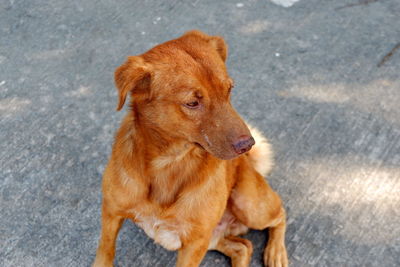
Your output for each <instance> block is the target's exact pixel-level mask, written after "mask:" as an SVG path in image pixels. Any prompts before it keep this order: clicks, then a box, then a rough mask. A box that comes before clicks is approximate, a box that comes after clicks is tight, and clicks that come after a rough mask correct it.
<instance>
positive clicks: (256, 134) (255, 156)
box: [247, 125, 274, 176]
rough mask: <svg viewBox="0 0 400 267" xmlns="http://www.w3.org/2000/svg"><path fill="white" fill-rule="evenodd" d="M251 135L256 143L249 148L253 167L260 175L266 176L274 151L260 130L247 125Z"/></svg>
mask: <svg viewBox="0 0 400 267" xmlns="http://www.w3.org/2000/svg"><path fill="white" fill-rule="evenodd" d="M247 126H248V127H249V129H250V132H251V134H252V135H253V138H254V140H255V141H256V144H255V145H254V146H253V148H252V149H251V150H250V152H249V154H250V158H251V160H252V162H253V164H254V168H255V169H256V170H257V171H258V172H259V173H260V174H261V175H262V176H266V175H267V174H268V173H269V172H270V171H271V169H272V167H273V165H274V153H273V151H272V147H271V144H270V143H269V142H268V140H267V138H265V137H264V136H263V135H262V134H261V132H260V131H259V130H258V129H256V128H254V127H252V126H251V125H247Z"/></svg>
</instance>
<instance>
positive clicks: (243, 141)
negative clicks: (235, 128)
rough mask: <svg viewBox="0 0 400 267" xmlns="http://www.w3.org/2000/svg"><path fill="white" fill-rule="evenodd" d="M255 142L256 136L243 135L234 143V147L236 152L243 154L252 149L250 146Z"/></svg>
mask: <svg viewBox="0 0 400 267" xmlns="http://www.w3.org/2000/svg"><path fill="white" fill-rule="evenodd" d="M254 144H255V141H254V138H253V137H251V136H248V135H242V136H240V137H239V139H238V140H237V141H236V142H235V143H234V144H233V148H234V149H235V151H236V153H238V154H243V153H245V152H247V151H249V150H250V148H251V147H252V146H253V145H254Z"/></svg>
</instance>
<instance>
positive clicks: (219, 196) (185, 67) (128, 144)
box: [93, 30, 288, 267]
mask: <svg viewBox="0 0 400 267" xmlns="http://www.w3.org/2000/svg"><path fill="white" fill-rule="evenodd" d="M227 50H228V48H227V45H226V43H225V41H224V39H223V38H222V37H219V36H210V35H207V34H205V33H203V32H201V31H197V30H193V31H189V32H187V33H185V34H184V35H183V36H181V37H179V38H177V39H175V40H171V41H168V42H165V43H163V44H160V45H157V46H155V47H154V48H152V49H151V50H149V51H147V52H146V53H144V54H142V55H138V56H130V57H128V59H127V61H126V62H125V63H124V64H123V65H121V66H120V67H118V68H117V69H116V71H115V84H116V87H117V89H118V97H119V98H118V99H119V100H118V106H117V110H121V109H122V107H123V106H124V103H125V101H126V98H127V96H128V94H129V95H130V109H129V112H128V113H127V114H126V116H125V117H124V119H123V121H122V124H121V126H120V128H119V130H118V131H117V133H116V136H115V142H114V145H113V149H112V154H111V157H110V160H109V162H108V165H107V167H106V169H105V171H104V176H103V184H102V192H103V194H102V219H101V237H100V241H99V246H98V249H97V254H96V259H95V261H94V263H93V266H95V267H98V266H112V265H113V260H114V257H115V243H116V238H117V235H118V231H119V229H120V227H121V224H122V223H123V221H124V220H125V219H131V220H132V221H133V222H134V223H136V224H137V225H138V226H139V227H140V228H142V229H143V230H144V232H145V233H146V234H147V235H148V236H149V237H150V238H152V239H153V240H154V241H155V243H157V244H159V245H161V246H163V247H164V248H166V249H168V250H174V251H175V250H177V251H178V257H177V262H176V266H178V267H189V266H198V265H199V264H200V263H201V261H202V259H203V257H204V256H205V254H206V252H207V251H208V250H217V251H220V252H222V253H223V254H225V255H227V256H228V257H230V258H231V262H232V266H234V267H242V266H248V265H249V264H250V259H251V255H252V250H253V249H252V244H251V242H250V241H249V240H246V239H244V238H242V237H239V236H240V235H242V234H245V233H246V232H247V231H248V229H249V228H250V229H258V230H261V229H265V228H267V227H269V240H268V244H267V246H266V249H265V251H264V263H265V265H266V266H270V267H274V266H283V267H285V266H288V260H287V252H286V248H285V241H284V240H285V229H286V218H285V216H286V215H285V210H284V208H283V206H282V202H281V199H280V197H279V196H278V194H277V193H275V192H274V191H273V190H272V189H271V187H270V186H269V185H268V183H267V182H266V181H265V179H264V178H263V176H264V175H266V174H267V173H268V172H269V171H270V169H271V167H272V160H273V159H272V150H271V148H270V144H269V143H268V141H267V140H266V139H265V138H264V137H262V135H261V134H260V133H259V132H257V131H256V130H254V129H253V130H250V129H249V127H248V126H247V125H246V123H245V122H244V121H243V120H242V119H241V117H240V116H239V115H238V114H237V112H236V111H235V110H234V108H233V107H232V105H231V103H230V93H231V89H232V88H233V80H232V79H231V78H230V77H229V75H228V73H227V70H226V66H225V61H226V59H227ZM255 139H256V141H255ZM255 142H256V145H255V146H254V147H253V145H254V144H255ZM252 147H253V148H252ZM251 148H252V149H251ZM250 149H251V150H250Z"/></svg>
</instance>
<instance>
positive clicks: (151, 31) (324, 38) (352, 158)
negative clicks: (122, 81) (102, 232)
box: [0, 0, 400, 266]
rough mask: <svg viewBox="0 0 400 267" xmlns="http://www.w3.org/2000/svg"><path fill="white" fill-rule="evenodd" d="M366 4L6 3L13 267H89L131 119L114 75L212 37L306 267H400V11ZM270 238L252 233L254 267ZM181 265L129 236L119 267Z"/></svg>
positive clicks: (127, 228)
mask: <svg viewBox="0 0 400 267" xmlns="http://www.w3.org/2000/svg"><path fill="white" fill-rule="evenodd" d="M357 1H358V0H346V1H328V0H307V1H306V0H302V1H299V2H296V1H289V2H296V3H295V4H294V5H293V6H292V7H290V8H284V7H282V6H279V5H276V4H274V3H272V2H269V1H266V0H264V1H261V0H259V1H256V0H246V1H244V0H243V1H241V2H239V1H237V2H236V1H214V0H197V1H192V3H186V2H183V1H177V0H176V1H131V0H124V1H112V0H99V1H86V0H85V1H84V0H73V1H62V0H46V1H45V0H40V1H28V0H26V1H13V0H12V1H11V0H10V1H5V0H3V1H1V2H0V114H1V117H0V127H1V128H0V129H1V135H0V164H1V168H0V186H1V189H0V190H1V194H0V212H1V217H0V240H1V242H0V265H1V266H89V265H90V263H91V262H92V260H93V259H94V255H95V250H96V246H97V239H98V236H99V227H100V183H101V174H102V171H103V168H104V165H105V163H106V161H107V158H108V155H109V153H110V149H111V143H112V140H113V133H114V131H115V129H116V128H117V127H118V124H119V121H120V119H121V117H122V115H123V113H116V112H115V107H116V90H115V89H114V86H113V71H114V69H115V67H116V66H118V65H119V64H121V63H122V62H123V61H124V59H125V57H126V56H127V55H134V54H139V53H142V52H144V51H146V50H147V49H149V48H151V47H152V46H153V45H155V44H157V43H160V42H163V41H166V40H169V39H172V38H174V37H177V36H179V35H180V34H182V33H183V32H184V31H186V30H189V29H193V28H197V29H202V30H204V31H206V32H208V33H210V34H219V35H222V36H224V37H225V38H226V40H227V42H228V44H229V45H230V56H229V61H228V66H229V70H230V74H231V75H232V77H233V78H234V79H235V81H236V87H235V89H234V92H233V102H234V104H235V106H236V107H237V109H238V110H239V111H240V113H241V114H242V115H243V117H245V118H246V119H248V120H249V121H251V122H252V123H253V124H254V125H256V126H257V127H258V128H260V129H261V130H262V131H263V132H264V133H265V134H266V135H267V136H268V137H269V138H270V140H271V142H272V143H273V145H274V147H275V151H276V167H275V169H274V171H273V173H272V175H271V176H270V177H269V178H268V179H269V181H270V183H271V184H272V186H273V187H274V188H275V189H276V190H277V191H278V192H279V193H280V194H281V196H282V198H283V200H284V202H285V206H286V207H287V210H288V222H289V225H288V232H287V238H286V240H287V246H288V254H289V255H290V261H291V263H292V266H400V256H399V255H400V209H399V207H400V104H399V103H400V79H399V73H400V51H397V52H396V53H394V54H393V56H392V57H391V58H390V59H389V60H388V61H386V62H385V64H384V65H383V66H381V67H379V68H378V67H377V64H378V63H379V61H380V60H381V59H382V58H383V57H384V56H385V55H386V54H387V53H388V52H389V51H390V50H391V49H392V48H393V47H394V46H395V45H396V44H397V43H398V42H400V20H399V15H400V3H399V1H398V0H385V1H383V0H382V1H375V2H373V1H372V3H369V4H361V5H352V4H354V3H357ZM275 2H278V1H275ZM364 2H365V1H364ZM370 2H371V1H370ZM117 3H118V4H117ZM340 7H344V8H340ZM266 235H267V234H266V232H257V231H253V232H251V233H250V234H248V237H249V238H251V240H252V241H253V244H254V246H255V248H256V249H255V254H254V256H253V261H252V266H261V251H262V250H261V249H262V248H263V247H264V244H265V240H266ZM174 260H175V254H174V253H172V252H168V251H165V250H164V249H162V248H161V247H159V246H157V245H155V244H153V243H152V241H150V240H149V239H148V238H147V237H146V236H145V235H144V233H143V232H142V231H141V230H139V229H138V228H136V227H135V226H134V225H133V224H132V223H130V222H127V223H125V225H124V227H123V229H122V231H121V232H120V235H119V240H118V248H117V258H116V265H117V266H173V265H174ZM228 264H229V260H228V259H227V258H225V257H224V256H222V255H221V254H219V253H216V252H209V253H208V254H207V257H206V258H205V260H204V262H203V266H228Z"/></svg>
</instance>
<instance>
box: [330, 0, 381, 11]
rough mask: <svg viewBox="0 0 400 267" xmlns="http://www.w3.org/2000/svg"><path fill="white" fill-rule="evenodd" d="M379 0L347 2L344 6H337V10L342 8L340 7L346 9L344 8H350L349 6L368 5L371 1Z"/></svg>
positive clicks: (376, 0)
mask: <svg viewBox="0 0 400 267" xmlns="http://www.w3.org/2000/svg"><path fill="white" fill-rule="evenodd" d="M378 1H379V0H359V1H358V2H357V3H352V4H347V5H344V6H340V7H337V8H335V10H340V9H344V8H348V7H355V6H366V5H369V4H371V3H375V2H378Z"/></svg>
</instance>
